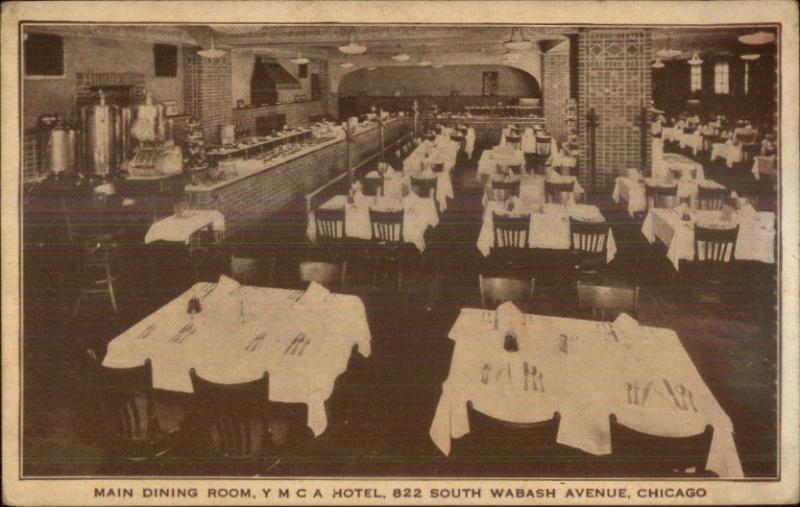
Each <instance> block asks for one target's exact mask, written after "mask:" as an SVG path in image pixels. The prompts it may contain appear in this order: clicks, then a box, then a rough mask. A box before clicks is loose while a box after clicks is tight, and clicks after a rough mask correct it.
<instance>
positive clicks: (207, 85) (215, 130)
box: [184, 48, 233, 144]
mask: <svg viewBox="0 0 800 507" xmlns="http://www.w3.org/2000/svg"><path fill="white" fill-rule="evenodd" d="M197 50H198V48H185V49H184V61H185V62H186V69H185V79H184V100H185V102H186V112H187V113H188V114H190V115H192V116H194V117H195V118H197V119H198V121H200V124H201V125H202V127H203V138H204V140H205V142H206V143H208V144H218V143H219V142H220V127H221V126H222V125H225V124H229V123H233V108H232V107H231V103H232V102H233V98H232V91H231V72H232V71H231V56H230V53H226V54H225V56H223V57H221V58H203V57H201V56H200V55H198V54H197Z"/></svg>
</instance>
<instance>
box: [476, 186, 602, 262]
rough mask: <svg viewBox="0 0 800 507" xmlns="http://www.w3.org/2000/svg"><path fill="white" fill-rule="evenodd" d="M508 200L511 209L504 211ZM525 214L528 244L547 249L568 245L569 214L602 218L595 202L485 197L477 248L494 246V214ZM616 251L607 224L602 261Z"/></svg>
mask: <svg viewBox="0 0 800 507" xmlns="http://www.w3.org/2000/svg"><path fill="white" fill-rule="evenodd" d="M509 203H512V204H513V211H510V212H509V211H508V206H509ZM495 213H496V214H498V215H510V216H525V215H530V217H531V219H530V228H529V231H528V247H529V248H543V249H551V250H569V249H570V227H569V219H570V217H572V218H575V219H578V220H583V221H586V222H597V223H600V222H605V218H604V217H603V214H602V213H601V212H600V209H599V208H598V207H597V206H594V205H590V204H573V203H569V204H555V203H547V204H528V203H525V202H523V201H522V200H521V199H519V198H517V197H514V198H512V199H510V200H509V201H488V202H487V203H486V207H485V208H484V211H483V223H482V224H481V231H480V233H479V234H478V243H477V246H478V250H479V251H480V252H481V254H482V255H483V256H484V257H488V256H489V253H490V252H491V250H492V247H493V246H494V239H495V237H494V214H495ZM616 253H617V245H616V243H615V241H614V233H613V231H612V230H611V228H609V230H608V242H607V245H606V261H607V262H611V261H612V260H613V259H614V256H615V255H616Z"/></svg>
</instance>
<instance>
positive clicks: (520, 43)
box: [503, 27, 533, 51]
mask: <svg viewBox="0 0 800 507" xmlns="http://www.w3.org/2000/svg"><path fill="white" fill-rule="evenodd" d="M503 45H504V46H505V47H506V48H508V49H513V50H515V51H524V50H526V49H530V48H532V47H533V42H531V41H529V40H528V39H526V38H525V34H524V33H523V32H522V28H519V27H514V28H512V29H511V39H509V40H507V41H506V42H504V43H503Z"/></svg>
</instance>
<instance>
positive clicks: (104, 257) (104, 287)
mask: <svg viewBox="0 0 800 507" xmlns="http://www.w3.org/2000/svg"><path fill="white" fill-rule="evenodd" d="M83 257H84V258H83V265H82V267H81V288H80V292H79V293H78V299H77V300H76V301H75V308H74V309H73V310H72V316H73V317H75V316H77V315H78V312H79V310H80V307H81V302H82V301H83V298H85V297H86V296H98V295H100V296H107V297H108V299H109V302H110V303H111V308H112V310H113V311H114V315H116V314H118V313H119V306H118V305H117V297H116V294H115V292H114V282H115V281H116V280H117V275H116V267H117V262H118V248H117V244H116V243H115V242H106V241H102V240H101V241H99V242H97V243H94V244H91V245H89V246H87V247H85V249H84V251H83Z"/></svg>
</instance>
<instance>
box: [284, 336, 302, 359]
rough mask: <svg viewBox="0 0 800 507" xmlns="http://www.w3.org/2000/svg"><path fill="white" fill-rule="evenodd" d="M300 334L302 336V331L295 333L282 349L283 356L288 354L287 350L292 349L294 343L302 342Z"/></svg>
mask: <svg viewBox="0 0 800 507" xmlns="http://www.w3.org/2000/svg"><path fill="white" fill-rule="evenodd" d="M302 336H303V333H297V334H296V335H294V338H292V341H291V343H289V345H288V346H287V347H286V349H285V350H284V351H283V355H284V356H285V355H286V354H288V353H289V351H290V350H292V349H293V348H294V347H295V346H296V345H298V344H300V343H302V342H303V338H302Z"/></svg>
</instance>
